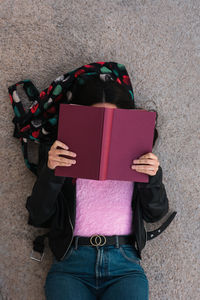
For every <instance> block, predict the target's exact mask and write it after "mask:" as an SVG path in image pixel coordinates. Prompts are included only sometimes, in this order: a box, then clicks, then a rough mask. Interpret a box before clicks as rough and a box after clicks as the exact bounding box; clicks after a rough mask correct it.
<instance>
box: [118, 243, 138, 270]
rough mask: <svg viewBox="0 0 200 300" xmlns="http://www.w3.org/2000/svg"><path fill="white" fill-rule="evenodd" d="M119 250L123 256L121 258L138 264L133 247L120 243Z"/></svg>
mask: <svg viewBox="0 0 200 300" xmlns="http://www.w3.org/2000/svg"><path fill="white" fill-rule="evenodd" d="M119 251H120V253H121V255H122V256H123V258H125V259H126V260H128V261H131V262H133V263H137V264H138V265H140V258H139V257H138V255H137V253H136V250H135V249H134V248H133V247H131V246H126V245H125V246H123V245H121V246H120V247H119Z"/></svg>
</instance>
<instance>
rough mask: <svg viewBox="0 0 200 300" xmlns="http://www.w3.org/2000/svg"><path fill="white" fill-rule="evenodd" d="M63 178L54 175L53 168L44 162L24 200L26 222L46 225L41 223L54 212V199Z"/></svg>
mask: <svg viewBox="0 0 200 300" xmlns="http://www.w3.org/2000/svg"><path fill="white" fill-rule="evenodd" d="M65 179H66V178H65V177H61V176H55V175H54V170H52V169H50V168H49V167H48V166H47V164H44V166H43V168H42V169H41V172H40V175H39V177H38V178H37V180H36V182H35V184H34V186H33V189H32V194H31V195H30V196H28V198H27V201H26V208H27V210H28V212H29V221H28V224H31V225H33V226H35V227H47V226H41V225H42V224H45V222H47V221H48V220H49V218H50V217H51V216H52V215H53V214H54V212H55V210H56V199H57V196H58V194H59V192H60V190H61V188H62V185H63V183H64V181H65ZM46 225H48V223H46Z"/></svg>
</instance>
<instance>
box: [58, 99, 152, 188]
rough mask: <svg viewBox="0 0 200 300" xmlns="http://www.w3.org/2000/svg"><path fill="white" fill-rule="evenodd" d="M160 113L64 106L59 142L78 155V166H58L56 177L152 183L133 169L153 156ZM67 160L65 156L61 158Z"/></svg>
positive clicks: (60, 119)
mask: <svg viewBox="0 0 200 300" xmlns="http://www.w3.org/2000/svg"><path fill="white" fill-rule="evenodd" d="M155 121H156V113H155V112H149V111H146V110H137V109H120V108H107V107H95V106H85V105H75V104H64V103H61V104H60V109H59V119H58V135H57V139H58V140H59V141H61V142H63V143H65V144H66V145H67V146H68V147H69V151H72V152H75V153H76V154H77V156H76V157H75V158H72V157H70V156H67V155H64V157H66V158H69V159H75V160H76V164H75V165H71V166H70V167H68V166H57V167H56V168H55V170H54V172H55V173H54V174H55V175H56V176H64V177H73V178H87V179H93V180H109V179H110V180H123V181H137V182H149V175H147V174H144V173H140V172H137V171H135V170H133V169H131V165H132V162H133V160H134V159H138V158H139V157H140V156H141V155H143V154H146V153H148V152H152V146H153V136H154V128H155ZM61 156H63V155H61Z"/></svg>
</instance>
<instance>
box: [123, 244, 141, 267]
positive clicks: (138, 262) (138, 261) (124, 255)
mask: <svg viewBox="0 0 200 300" xmlns="http://www.w3.org/2000/svg"><path fill="white" fill-rule="evenodd" d="M119 251H120V252H121V254H122V256H123V257H124V258H125V259H127V260H129V261H131V262H135V263H137V264H139V265H140V260H139V259H138V260H137V259H132V258H130V257H128V256H127V255H126V253H125V251H124V249H123V248H122V247H120V248H119Z"/></svg>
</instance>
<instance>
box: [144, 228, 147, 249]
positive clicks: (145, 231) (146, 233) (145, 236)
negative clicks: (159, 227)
mask: <svg viewBox="0 0 200 300" xmlns="http://www.w3.org/2000/svg"><path fill="white" fill-rule="evenodd" d="M144 230H145V244H144V246H145V245H146V243H147V230H146V225H145V223H144Z"/></svg>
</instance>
